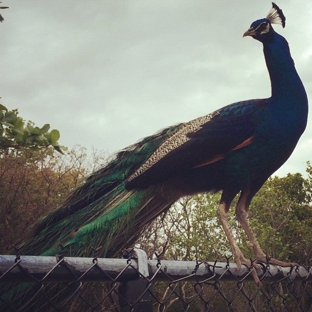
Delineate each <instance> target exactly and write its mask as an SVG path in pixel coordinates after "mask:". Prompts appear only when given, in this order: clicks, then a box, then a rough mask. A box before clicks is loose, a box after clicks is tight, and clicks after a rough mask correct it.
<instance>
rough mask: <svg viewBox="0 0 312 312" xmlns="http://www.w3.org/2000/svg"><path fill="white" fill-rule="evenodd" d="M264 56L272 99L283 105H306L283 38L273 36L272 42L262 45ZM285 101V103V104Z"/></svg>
mask: <svg viewBox="0 0 312 312" xmlns="http://www.w3.org/2000/svg"><path fill="white" fill-rule="evenodd" d="M264 55H265V60H266V64H267V68H268V71H269V74H270V79H271V87H272V98H273V99H274V100H275V101H277V100H283V105H284V106H285V105H287V103H289V104H290V105H293V104H294V101H295V103H296V105H298V104H299V105H300V104H302V105H303V106H306V105H307V96H306V92H305V89H304V86H303V84H302V82H301V79H300V77H299V75H298V73H297V71H296V68H295V64H294V61H293V59H292V57H291V55H290V50H289V46H288V43H287V41H286V40H285V38H283V37H282V36H280V35H279V34H277V33H275V34H274V40H272V42H267V43H264ZM285 101H286V102H285Z"/></svg>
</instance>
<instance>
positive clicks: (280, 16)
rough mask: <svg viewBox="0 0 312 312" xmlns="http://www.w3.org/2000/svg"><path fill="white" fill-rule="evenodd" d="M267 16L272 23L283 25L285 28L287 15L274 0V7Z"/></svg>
mask: <svg viewBox="0 0 312 312" xmlns="http://www.w3.org/2000/svg"><path fill="white" fill-rule="evenodd" d="M266 18H267V19H268V20H269V21H270V23H271V24H279V25H282V26H283V28H284V27H285V22H286V17H285V15H284V13H283V11H282V10H281V9H280V8H279V7H278V6H277V5H276V4H275V3H274V2H272V8H271V10H270V11H269V13H268V15H267V16H266Z"/></svg>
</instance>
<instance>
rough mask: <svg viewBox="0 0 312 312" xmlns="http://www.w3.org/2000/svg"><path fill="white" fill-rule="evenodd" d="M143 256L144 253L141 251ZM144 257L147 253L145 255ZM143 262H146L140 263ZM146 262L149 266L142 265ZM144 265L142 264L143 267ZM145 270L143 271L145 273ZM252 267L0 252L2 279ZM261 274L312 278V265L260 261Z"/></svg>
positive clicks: (213, 274)
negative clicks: (0, 253) (278, 264)
mask: <svg viewBox="0 0 312 312" xmlns="http://www.w3.org/2000/svg"><path fill="white" fill-rule="evenodd" d="M139 257H142V255H140V254H139ZM143 257H144V256H143ZM140 263H142V264H140ZM145 264H146V266H147V267H146V268H142V265H145ZM140 265H141V267H139V266H140ZM142 272H143V273H142ZM250 273H251V269H249V268H247V267H245V266H242V267H241V269H240V270H238V271H237V266H236V264H235V263H229V262H209V261H207V262H206V261H171V260H161V261H160V260H146V261H141V259H140V258H139V259H111V258H83V257H66V258H61V259H59V258H57V257H48V256H19V257H18V258H16V256H13V255H0V282H26V281H27V282H36V281H38V280H40V281H41V282H49V283H51V282H73V281H77V280H79V281H120V282H123V281H130V280H134V279H137V278H139V277H142V278H143V277H145V278H147V279H148V278H153V280H166V281H168V280H169V281H170V280H172V281H173V280H175V281H177V280H179V279H181V280H183V279H186V278H187V279H188V280H197V281H203V280H208V279H216V280H218V279H220V278H221V277H222V280H224V279H226V280H236V281H239V280H245V279H252V278H251V274H250ZM257 274H258V276H259V277H260V278H261V279H262V280H263V281H266V280H268V281H271V282H272V280H275V281H283V280H284V281H287V280H288V281H294V280H296V279H300V280H303V279H304V280H309V281H311V280H312V269H311V268H306V267H303V266H300V267H292V268H289V267H288V268H282V267H280V266H274V265H269V264H260V265H259V268H258V269H257Z"/></svg>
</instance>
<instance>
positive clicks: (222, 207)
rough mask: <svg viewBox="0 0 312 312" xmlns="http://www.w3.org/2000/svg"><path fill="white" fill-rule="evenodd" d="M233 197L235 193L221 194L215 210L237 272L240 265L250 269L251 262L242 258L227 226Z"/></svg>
mask: <svg viewBox="0 0 312 312" xmlns="http://www.w3.org/2000/svg"><path fill="white" fill-rule="evenodd" d="M235 195H236V192H231V193H228V192H223V194H222V196H221V200H220V204H219V207H218V210H217V215H218V218H219V220H220V223H221V225H222V228H223V230H224V232H225V235H226V237H227V238H228V240H229V243H230V246H231V249H232V253H233V257H234V261H235V262H236V264H237V270H239V269H240V268H241V266H242V264H244V265H246V266H247V267H250V265H251V261H250V260H247V259H246V258H245V257H244V255H243V253H242V251H241V250H240V248H239V247H238V246H237V244H236V241H235V238H234V235H233V233H232V231H231V228H230V225H229V221H228V213H229V209H230V205H231V202H232V200H233V198H234V197H235Z"/></svg>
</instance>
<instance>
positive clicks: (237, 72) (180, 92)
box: [0, 0, 312, 172]
mask: <svg viewBox="0 0 312 312" xmlns="http://www.w3.org/2000/svg"><path fill="white" fill-rule="evenodd" d="M6 5H8V6H9V7H10V9H9V10H6V12H5V22H4V23H2V24H1V25H0V46H1V51H0V58H1V72H2V75H1V77H0V86H1V89H0V92H1V96H2V102H3V104H5V105H6V106H8V107H9V108H15V107H18V108H19V111H20V114H21V116H23V117H24V118H25V119H29V120H32V121H34V122H35V123H36V124H38V125H39V126H40V125H43V124H44V123H50V124H51V126H52V127H53V128H57V129H59V130H60V131H61V143H62V144H63V145H66V146H69V147H71V146H74V145H76V144H81V145H82V146H85V147H87V148H89V149H90V148H91V146H94V147H95V148H97V149H100V150H104V151H109V152H111V153H113V152H115V151H117V150H118V149H122V148H124V147H125V146H127V145H130V144H132V143H134V142H136V141H137V140H138V139H140V138H142V137H145V136H147V135H150V134H152V133H155V132H156V131H158V130H159V129H162V128H164V127H166V126H169V125H171V124H176V123H178V122H183V121H188V120H191V119H193V118H196V117H198V116H201V115H205V114H207V113H209V112H211V111H213V110H215V109H217V108H219V107H222V106H224V105H227V104H230V103H233V102H235V101H240V100H246V99H252V98H264V97H268V96H269V95H270V82H269V77H268V74H267V70H266V67H265V62H264V58H263V53H262V47H261V45H260V44H259V43H258V42H256V41H255V40H252V39H251V38H244V39H243V38H242V34H243V32H244V31H245V30H246V29H247V28H248V27H249V25H250V24H251V22H252V21H254V20H255V19H258V18H261V17H264V16H265V15H266V13H267V12H268V11H269V8H270V7H269V3H265V4H264V3H263V2H254V3H252V4H251V3H250V1H247V0H243V1H240V2H239V3H236V2H233V1H229V0H227V1H223V2H220V1H216V0H209V1H183V0H182V1H173V0H172V1H135V0H134V1H127V0H125V1H93V2H91V3H86V2H85V1H82V0H76V1H74V2H72V1H71V2H64V1H60V0H55V1H40V0H29V1H27V2H26V1H23V2H19V3H16V2H13V1H10V0H7V1H6ZM282 8H283V11H284V13H285V15H286V17H287V25H286V28H285V29H282V28H281V27H279V26H275V28H276V30H277V31H278V32H280V33H281V34H282V35H284V36H285V37H286V38H287V39H288V41H289V43H290V47H291V51H292V55H293V58H294V59H295V62H296V66H297V68H298V71H299V73H300V74H301V77H302V79H303V81H304V83H305V85H306V88H307V91H308V93H310V94H311V88H312V77H311V74H310V68H311V64H310V63H311V53H310V52H311V44H310V43H309V42H310V39H309V38H310V33H311V27H312V23H311V9H310V8H309V4H307V3H305V2H304V1H303V0H300V1H299V2H298V1H296V2H290V1H288V2H285V3H283V7H282ZM246 12H248V14H246ZM303 12H304V13H303ZM298 20H300V26H298ZM298 27H300V32H298ZM311 137H312V129H311V127H308V129H307V132H306V134H305V137H304V138H303V139H304V142H310V141H309V140H310V138H311ZM300 146H301V145H299V147H300ZM310 153H311V152H310V151H309V146H308V145H306V149H305V150H301V152H300V155H299V154H298V153H297V152H296V153H295V154H294V156H293V157H292V158H291V159H290V160H289V162H288V163H287V164H286V165H285V167H284V168H287V170H288V168H289V170H291V171H292V172H296V171H298V170H300V171H302V170H303V169H302V168H303V167H302V165H301V163H302V162H305V161H306V160H309V159H310V157H311V156H310ZM302 159H304V161H303V160H302ZM283 170H284V169H283Z"/></svg>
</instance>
